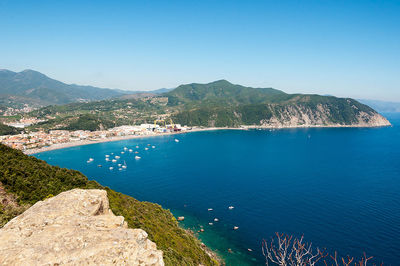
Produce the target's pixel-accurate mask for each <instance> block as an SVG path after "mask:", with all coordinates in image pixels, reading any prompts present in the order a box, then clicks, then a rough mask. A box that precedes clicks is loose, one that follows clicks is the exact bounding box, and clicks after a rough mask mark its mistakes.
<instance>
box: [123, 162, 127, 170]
mask: <svg viewBox="0 0 400 266" xmlns="http://www.w3.org/2000/svg"><path fill="white" fill-rule="evenodd" d="M126 167H127V166H126V162H125V161H124V164H123V165H122V168H123V169H126Z"/></svg>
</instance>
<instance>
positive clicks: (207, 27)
mask: <svg viewBox="0 0 400 266" xmlns="http://www.w3.org/2000/svg"><path fill="white" fill-rule="evenodd" d="M0 68H6V69H10V70H13V71H21V70H23V69H28V68H29V69H34V70H37V71H40V72H42V73H44V74H47V75H48V76H50V77H52V78H55V79H58V80H61V81H63V82H67V83H77V84H88V85H94V86H101V87H110V88H120V89H129V90H149V89H157V88H162V87H166V88H171V87H175V86H177V85H179V84H182V83H191V82H210V81H213V80H218V79H227V80H229V81H231V82H233V83H238V84H243V85H248V86H256V87H275V88H278V89H281V90H284V91H286V92H304V93H319V94H332V95H336V96H350V97H356V98H370V99H381V100H392V101H400V1H399V0H397V1H383V0H382V1H370V0H360V1H351V0H332V1H328V0H321V1H313V0H307V1H285V0H275V1H268V0H264V1H257V0H252V1H247V0H246V1H245V0H243V1H235V0H228V1H144V0H143V1H100V0H99V1H54V0H52V1H40V0H35V1H18V0H9V1H6V0H0Z"/></svg>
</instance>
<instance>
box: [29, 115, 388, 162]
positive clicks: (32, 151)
mask: <svg viewBox="0 0 400 266" xmlns="http://www.w3.org/2000/svg"><path fill="white" fill-rule="evenodd" d="M388 126H391V124H390V123H389V124H388V125H296V126H241V127H207V128H195V129H192V130H189V131H180V132H170V133H160V134H151V135H128V136H119V137H112V138H106V139H98V140H79V141H73V142H66V143H57V144H53V145H50V146H45V147H41V148H35V149H28V150H24V151H22V152H23V153H24V154H26V155H32V154H37V153H41V152H46V151H52V150H60V149H65V148H71V147H77V146H84V145H91V144H97V143H105V142H112V141H121V140H129V139H139V138H149V137H159V136H169V135H179V134H186V133H191V132H202V131H215V130H253V129H262V130H266V129H270V130H279V129H301V128H377V127H388Z"/></svg>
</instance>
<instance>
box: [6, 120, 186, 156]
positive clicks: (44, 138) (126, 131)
mask: <svg viewBox="0 0 400 266" xmlns="http://www.w3.org/2000/svg"><path fill="white" fill-rule="evenodd" d="M188 130H192V128H190V127H186V126H181V125H179V124H170V125H164V126H160V125H158V124H156V123H154V124H141V125H138V126H130V125H126V126H120V127H114V128H110V129H108V130H98V131H88V130H76V131H69V130H50V131H49V132H48V133H46V132H44V131H38V132H29V133H22V134H17V135H6V136H0V142H1V143H3V144H5V145H7V146H10V147H12V148H14V149H19V150H22V151H32V150H38V149H42V148H46V147H52V146H56V147H58V148H62V147H66V146H74V145H73V144H74V143H75V144H78V143H79V144H89V143H95V142H105V141H111V140H119V139H124V138H131V137H140V136H154V135H160V134H171V133H180V132H186V131H188ZM71 144H72V145H71Z"/></svg>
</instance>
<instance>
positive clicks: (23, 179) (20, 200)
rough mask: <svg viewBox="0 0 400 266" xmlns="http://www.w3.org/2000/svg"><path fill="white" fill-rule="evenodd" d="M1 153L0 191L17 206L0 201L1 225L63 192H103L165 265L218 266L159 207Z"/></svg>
mask: <svg viewBox="0 0 400 266" xmlns="http://www.w3.org/2000/svg"><path fill="white" fill-rule="evenodd" d="M0 153H1V155H2V156H1V157H0V192H1V187H3V188H2V189H4V191H5V192H6V193H8V194H9V195H11V196H12V197H14V198H15V203H16V206H11V208H10V204H9V201H6V202H5V203H4V202H3V201H0V226H2V225H4V224H5V223H6V222H7V221H9V220H10V219H12V218H13V217H15V216H16V215H19V214H20V213H22V212H23V211H24V210H25V209H26V208H27V207H29V206H30V205H32V204H34V203H35V202H37V201H39V200H43V199H45V198H47V197H51V196H52V195H57V194H59V193H61V192H63V191H67V190H70V189H73V188H83V189H90V188H96V189H106V190H107V193H108V198H109V201H110V207H111V209H112V211H113V212H114V213H115V214H116V215H122V216H124V217H125V219H126V221H127V223H128V225H129V227H131V228H141V229H143V230H145V231H146V232H147V233H148V235H149V239H151V240H152V241H154V242H155V243H156V244H157V247H158V248H159V249H161V250H163V252H164V262H165V263H166V265H199V264H203V265H216V264H218V263H217V262H216V261H215V260H213V259H211V258H210V257H209V256H208V255H207V254H206V252H205V251H204V250H203V249H202V248H201V246H200V242H199V241H198V240H197V239H196V238H194V237H193V236H192V235H190V234H189V233H187V232H186V231H185V230H183V229H182V228H180V227H179V225H178V222H177V221H176V219H175V218H174V216H173V215H172V214H171V213H170V212H169V211H168V210H164V209H162V208H161V206H159V205H157V204H154V203H150V202H141V201H138V200H136V199H134V198H132V197H130V196H127V195H124V194H121V193H118V192H115V191H113V190H112V189H110V188H107V187H103V186H101V185H100V184H98V183H97V182H95V181H89V180H88V179H87V177H86V176H84V175H83V174H82V173H80V172H79V171H75V170H69V169H65V168H60V167H57V166H51V165H49V164H47V163H46V162H44V161H42V160H39V159H37V158H35V157H32V156H27V155H25V154H23V153H22V152H21V151H18V150H14V149H11V148H9V147H7V146H4V145H2V144H0ZM0 196H1V193H0Z"/></svg>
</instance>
